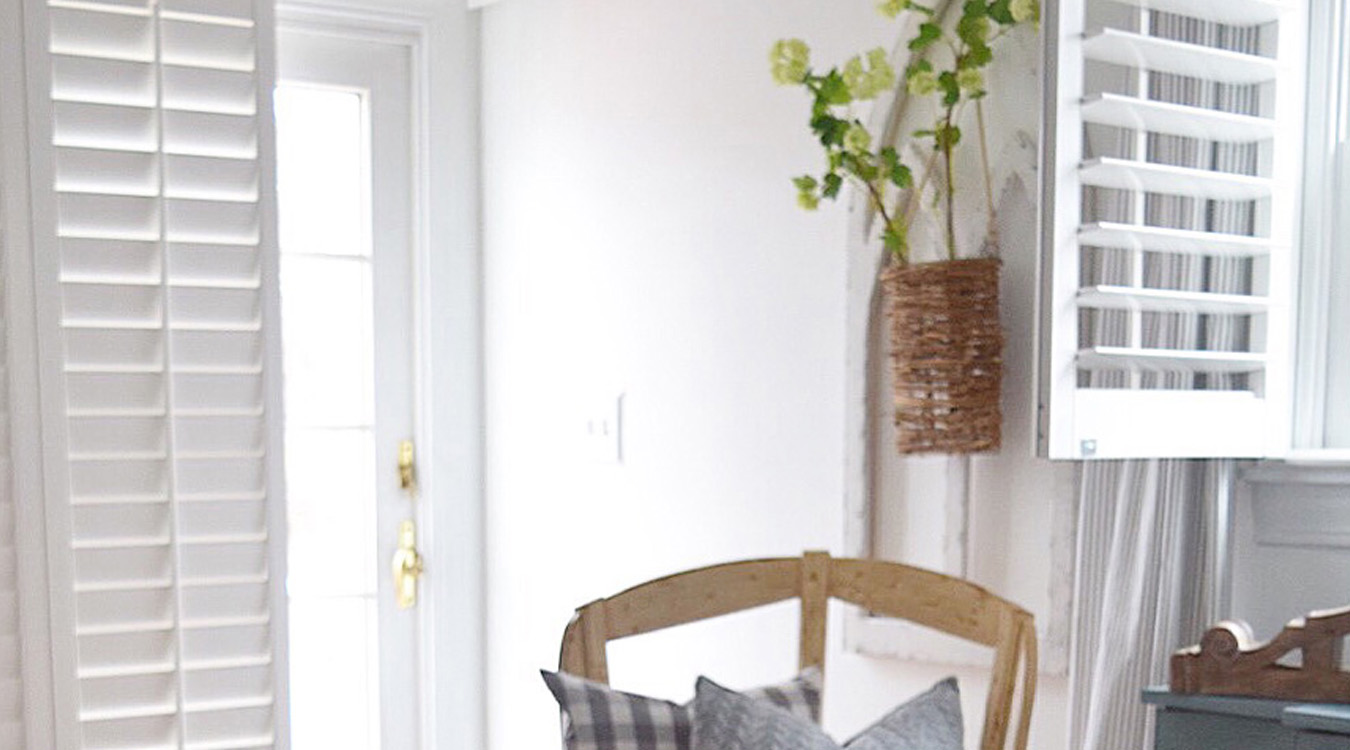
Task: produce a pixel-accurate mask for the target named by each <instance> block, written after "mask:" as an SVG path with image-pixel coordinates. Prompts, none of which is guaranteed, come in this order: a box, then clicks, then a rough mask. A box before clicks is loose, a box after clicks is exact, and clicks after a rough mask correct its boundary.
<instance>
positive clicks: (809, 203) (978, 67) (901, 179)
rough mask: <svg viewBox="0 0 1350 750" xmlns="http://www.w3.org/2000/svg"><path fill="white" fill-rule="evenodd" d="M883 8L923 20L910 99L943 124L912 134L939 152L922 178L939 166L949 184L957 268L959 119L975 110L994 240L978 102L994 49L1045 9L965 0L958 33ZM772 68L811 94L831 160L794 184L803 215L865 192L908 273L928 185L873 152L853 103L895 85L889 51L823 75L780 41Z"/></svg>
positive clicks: (896, 160)
mask: <svg viewBox="0 0 1350 750" xmlns="http://www.w3.org/2000/svg"><path fill="white" fill-rule="evenodd" d="M877 9H878V10H879V11H880V12H881V13H882V14H883V15H885V16H887V17H890V18H895V17H897V16H899V14H900V13H902V12H905V11H909V12H913V13H917V14H919V15H920V16H921V21H920V23H919V25H918V29H917V31H916V32H915V35H914V37H913V38H911V39H910V40H909V41H908V47H909V50H910V51H911V52H912V53H913V55H914V62H912V63H911V64H910V65H909V66H908V67H906V69H905V73H904V78H905V91H906V92H907V93H908V95H909V96H912V97H934V98H935V99H936V103H937V112H938V116H937V118H936V120H935V121H934V123H933V126H932V127H931V128H926V129H923V130H917V131H915V132H914V133H912V134H911V135H912V136H913V137H914V138H917V139H922V140H926V141H931V144H932V146H931V151H932V157H931V158H930V159H929V161H928V165H927V169H926V170H925V172H924V174H925V183H926V181H927V176H928V174H929V173H930V171H931V169H932V168H933V167H934V166H936V165H937V163H938V162H939V161H940V162H941V166H942V170H943V177H944V178H945V179H944V185H943V191H942V195H941V196H940V197H941V198H942V202H943V204H944V208H945V217H944V218H945V222H944V234H945V244H946V248H947V257H948V258H949V259H955V258H956V257H957V253H956V218H955V196H956V182H955V179H954V178H955V173H954V172H955V170H954V166H953V165H954V162H953V154H954V151H955V149H956V147H957V146H958V145H959V144H960V143H961V136H962V134H961V128H960V126H959V122H960V114H961V112H962V111H963V110H964V107H965V105H966V104H967V103H968V102H975V103H976V108H977V112H978V114H979V128H980V133H979V135H980V147H981V163H982V165H983V167H984V178H985V196H986V199H987V201H988V203H989V211H990V227H991V229H990V231H991V232H992V231H993V230H992V227H993V220H992V215H993V191H992V187H991V182H992V178H991V177H990V175H989V165H988V149H987V145H986V143H985V133H984V116H983V110H982V107H981V103H980V100H981V99H982V98H983V97H984V96H985V95H986V93H987V92H986V87H985V78H984V72H983V70H984V68H985V67H987V66H988V65H989V63H990V62H991V61H992V60H993V50H992V47H991V45H992V44H993V43H994V42H995V41H997V40H998V39H999V38H1001V37H1002V36H1003V35H1004V34H1006V33H1007V32H1008V31H1009V30H1010V29H1011V28H1013V27H1014V26H1016V25H1018V24H1021V23H1026V22H1032V23H1038V22H1039V16H1040V7H1039V6H1038V5H1037V0H965V2H964V5H962V13H961V17H960V19H959V20H958V21H957V23H956V24H955V27H954V29H952V30H951V31H948V30H946V29H944V28H943V27H942V25H941V24H939V23H938V22H937V19H936V17H935V10H934V9H933V8H931V7H929V6H927V5H923V4H920V3H917V2H914V1H913V0H879V2H878V3H877ZM938 50H945V51H946V52H947V53H949V57H950V64H949V65H948V66H946V67H937V66H935V65H934V63H933V59H934V58H935V57H936V55H935V54H934V53H935V51H938ZM769 59H770V63H771V66H772V72H773V77H774V80H775V81H777V82H778V83H780V84H784V85H801V86H803V87H805V88H806V90H807V91H808V92H809V93H810V94H811V96H812V106H811V120H810V127H811V132H812V133H813V134H814V135H815V136H816V138H817V140H819V142H820V144H821V146H822V148H823V149H824V151H825V161H826V170H825V172H824V174H823V175H822V176H821V177H820V178H816V177H814V176H811V175H803V176H801V177H797V178H795V179H794V180H793V184H794V185H795V186H796V188H797V202H798V203H799V204H800V205H801V206H802V207H803V208H806V209H815V208H816V207H818V206H819V204H820V199H821V198H828V199H831V200H833V199H835V198H837V197H838V195H839V191H840V190H841V189H842V187H843V185H844V182H845V181H846V180H852V181H853V182H854V183H855V184H857V185H859V186H860V187H862V188H863V190H864V191H865V193H866V195H867V197H868V202H869V203H870V204H871V206H872V208H873V209H874V210H875V211H876V212H877V214H878V215H879V216H880V217H881V219H882V231H881V238H882V242H883V244H884V245H885V247H886V249H887V250H888V251H890V253H891V254H892V257H893V258H894V260H895V262H897V263H899V264H901V265H905V264H908V263H909V259H910V254H909V244H908V239H907V238H908V232H909V226H910V224H911V222H912V221H913V219H914V214H915V209H916V206H917V200H916V199H917V197H918V196H917V194H918V193H919V192H921V191H922V186H920V188H919V189H918V190H913V189H912V188H913V173H912V171H911V170H910V168H909V167H908V166H906V165H905V164H904V163H902V162H901V160H900V155H899V151H898V150H897V149H896V148H895V147H894V146H890V145H887V146H883V147H881V148H879V149H875V150H873V147H872V136H871V134H870V133H869V132H868V131H867V128H866V127H865V126H864V125H863V124H862V122H861V121H859V120H858V119H857V118H855V117H854V116H853V115H852V113H851V105H852V104H854V103H855V102H859V101H866V100H870V99H875V98H876V97H877V96H878V95H880V94H881V93H883V92H885V91H887V90H888V89H890V88H891V87H892V86H893V85H894V84H895V71H894V69H893V68H892V67H891V64H890V62H889V60H888V59H887V56H886V52H885V50H883V49H880V48H878V49H874V50H871V51H869V52H868V53H867V54H866V57H865V58H864V57H863V56H862V55H855V56H853V57H852V58H850V59H849V60H848V61H847V62H845V63H844V65H843V66H842V68H837V67H836V68H830V69H829V70H828V71H827V72H825V73H823V74H822V73H817V72H816V71H814V70H813V69H812V68H811V63H810V49H809V48H808V47H807V45H806V43H805V42H803V41H802V40H800V39H786V40H782V41H779V42H778V43H776V44H775V45H774V46H773V49H772V50H771V51H770V54H769ZM892 188H894V189H897V190H900V191H905V190H909V191H910V198H909V201H908V205H907V207H906V208H905V209H903V210H902V209H901V207H900V206H899V205H898V204H897V205H894V206H893V207H892V206H891V205H890V203H889V200H888V196H887V193H888V191H889V190H891V189H892ZM991 239H992V234H991Z"/></svg>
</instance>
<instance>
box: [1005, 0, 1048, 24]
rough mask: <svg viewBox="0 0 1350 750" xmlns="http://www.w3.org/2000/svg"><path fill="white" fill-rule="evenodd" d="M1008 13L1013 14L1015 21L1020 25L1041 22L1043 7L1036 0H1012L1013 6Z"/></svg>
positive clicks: (1010, 6)
mask: <svg viewBox="0 0 1350 750" xmlns="http://www.w3.org/2000/svg"><path fill="white" fill-rule="evenodd" d="M1008 12H1009V13H1011V14H1012V17H1013V20H1014V21H1016V22H1018V23H1022V22H1023V21H1040V20H1041V6H1040V5H1039V4H1038V3H1037V2H1036V0H1012V4H1011V5H1009V6H1008Z"/></svg>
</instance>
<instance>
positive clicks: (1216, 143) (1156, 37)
mask: <svg viewBox="0 0 1350 750" xmlns="http://www.w3.org/2000/svg"><path fill="white" fill-rule="evenodd" d="M1303 13H1304V11H1303V10H1302V9H1301V8H1299V7H1296V6H1295V5H1294V4H1292V3H1291V4H1288V5H1285V4H1283V3H1276V2H1263V1H1262V0H1128V1H1127V2H1111V1H1110V0H1065V2H1061V3H1051V4H1047V25H1048V27H1049V29H1048V33H1049V34H1050V35H1052V36H1053V39H1052V40H1051V41H1050V43H1049V44H1048V45H1047V49H1048V54H1047V59H1046V63H1045V65H1046V72H1047V91H1046V97H1045V99H1046V105H1045V106H1046V108H1047V111H1046V117H1045V120H1044V121H1045V128H1044V133H1043V138H1044V141H1043V148H1044V153H1045V154H1046V159H1045V167H1044V171H1043V186H1042V187H1043V191H1042V203H1043V221H1042V245H1043V247H1042V277H1041V283H1042V295H1041V306H1042V307H1041V314H1042V328H1041V364H1040V367H1041V372H1040V393H1039V397H1040V400H1041V408H1040V415H1041V420H1040V424H1039V427H1038V429H1039V436H1040V445H1041V451H1042V453H1043V454H1046V455H1048V456H1049V457H1051V458H1075V459H1079V458H1141V457H1257V456H1266V455H1271V454H1273V453H1276V452H1278V451H1280V450H1282V448H1283V447H1284V446H1287V444H1288V440H1289V423H1288V417H1287V411H1288V405H1289V401H1288V399H1289V377H1288V370H1289V355H1290V351H1289V348H1290V340H1291V335H1290V334H1291V331H1290V314H1291V313H1290V298H1291V294H1292V279H1293V276H1292V272H1293V267H1294V266H1293V253H1294V248H1295V227H1296V225H1295V221H1294V213H1295V211H1296V206H1297V193H1296V190H1297V185H1298V174H1299V172H1300V169H1299V167H1298V165H1299V164H1300V163H1301V162H1300V158H1301V137H1302V120H1303V117H1302V108H1303V96H1304V94H1303V72H1302V65H1303V54H1304V33H1305V32H1304V29H1303V24H1304V21H1305V19H1304V16H1303Z"/></svg>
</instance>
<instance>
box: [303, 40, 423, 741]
mask: <svg viewBox="0 0 1350 750" xmlns="http://www.w3.org/2000/svg"><path fill="white" fill-rule="evenodd" d="M278 62H279V70H278V80H279V83H278V88H277V96H276V116H277V134H278V135H277V138H278V141H277V144H278V146H277V151H278V199H279V219H280V245H281V312H282V334H283V335H282V342H283V352H284V357H283V359H284V365H285V376H286V394H285V406H286V448H287V454H286V455H287V458H286V478H287V485H288V507H289V529H288V539H289V553H288V558H289V575H288V580H287V586H288V596H289V605H290V649H291V660H290V664H291V667H290V677H291V696H292V702H291V706H292V708H291V729H292V745H293V747H294V748H295V750H412V749H413V748H416V747H418V746H419V745H418V743H419V737H418V732H419V729H418V727H419V720H420V716H421V706H420V703H419V696H420V695H423V694H424V691H423V689H422V687H423V686H421V685H419V683H418V679H419V670H418V668H417V664H418V660H417V648H418V645H417V644H418V628H419V625H420V623H419V618H418V616H417V611H416V609H415V608H407V607H403V606H400V605H399V604H398V603H396V592H395V583H394V576H393V574H392V571H391V560H392V559H393V558H394V555H395V552H396V546H397V544H398V542H399V536H400V530H401V526H402V524H404V523H405V522H408V521H412V522H414V523H415V521H416V518H415V511H416V508H417V503H416V496H415V495H416V493H415V486H414V487H412V488H406V487H404V486H403V483H402V482H401V481H400V472H399V459H400V455H399V454H400V443H401V442H402V441H404V440H407V439H410V438H411V437H412V436H413V434H414V433H415V427H416V425H415V407H416V405H415V404H414V393H415V382H414V375H413V372H414V370H413V365H414V361H415V355H414V336H413V329H414V324H413V321H414V317H413V313H414V310H413V309H412V306H413V299H414V295H413V293H412V290H413V278H412V256H413V240H414V237H413V232H412V227H413V208H412V207H413V204H414V201H413V194H412V184H413V181H412V175H411V164H412V157H413V154H412V145H411V144H412V143H413V139H412V137H411V133H412V126H411V123H412V118H411V106H410V101H411V96H410V93H411V86H410V61H409V59H408V50H407V48H406V47H404V46H400V45H397V44H387V43H383V42H378V41H369V40H355V39H349V38H344V37H341V36H334V35H325V34H317V33H310V32H304V31H298V30H287V29H284V28H283V29H282V30H281V32H280V34H279V36H278Z"/></svg>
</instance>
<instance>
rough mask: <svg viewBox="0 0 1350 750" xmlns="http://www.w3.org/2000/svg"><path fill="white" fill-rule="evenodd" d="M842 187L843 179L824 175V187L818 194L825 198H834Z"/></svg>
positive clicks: (832, 175)
mask: <svg viewBox="0 0 1350 750" xmlns="http://www.w3.org/2000/svg"><path fill="white" fill-rule="evenodd" d="M842 187H844V178H843V177H840V176H839V175H837V174H835V173H834V172H830V173H829V174H827V175H825V187H824V188H822V189H821V191H820V194H821V195H823V196H825V197H826V198H835V197H837V196H838V195H839V190H840V188H842Z"/></svg>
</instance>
